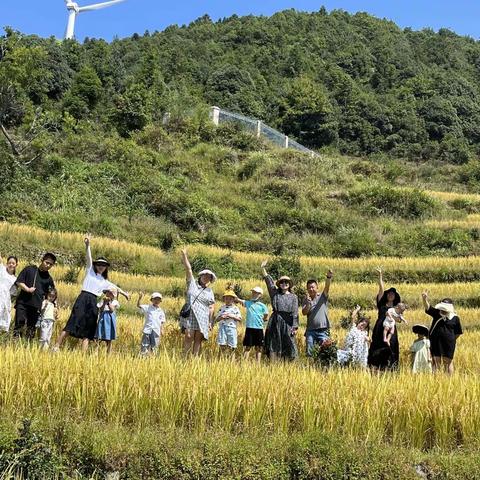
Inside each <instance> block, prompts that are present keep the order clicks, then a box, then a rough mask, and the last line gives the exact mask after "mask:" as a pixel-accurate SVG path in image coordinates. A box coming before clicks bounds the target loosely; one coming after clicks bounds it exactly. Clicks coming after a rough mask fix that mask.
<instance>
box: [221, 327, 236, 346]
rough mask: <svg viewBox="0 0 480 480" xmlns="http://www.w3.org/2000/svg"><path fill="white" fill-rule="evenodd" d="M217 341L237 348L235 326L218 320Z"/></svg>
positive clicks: (222, 344)
mask: <svg viewBox="0 0 480 480" xmlns="http://www.w3.org/2000/svg"><path fill="white" fill-rule="evenodd" d="M217 343H218V344H219V345H221V346H225V345H228V346H229V347H230V348H237V326H236V325H231V324H228V323H225V322H220V324H219V327H218V337H217Z"/></svg>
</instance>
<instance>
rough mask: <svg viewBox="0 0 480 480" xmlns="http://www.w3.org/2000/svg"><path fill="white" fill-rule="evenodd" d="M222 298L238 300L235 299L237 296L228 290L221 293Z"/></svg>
mask: <svg viewBox="0 0 480 480" xmlns="http://www.w3.org/2000/svg"><path fill="white" fill-rule="evenodd" d="M222 297H223V298H225V297H232V298H238V297H237V294H236V293H235V292H234V291H233V290H232V289H228V290H225V291H224V292H223V296H222Z"/></svg>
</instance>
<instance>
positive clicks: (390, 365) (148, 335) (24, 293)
mask: <svg viewBox="0 0 480 480" xmlns="http://www.w3.org/2000/svg"><path fill="white" fill-rule="evenodd" d="M85 250H86V270H85V276H84V279H83V283H82V290H81V292H80V294H79V296H78V297H77V299H76V300H75V302H74V305H73V307H72V310H71V313H70V316H69V318H68V321H67V322H66V324H65V326H64V328H63V330H62V332H61V333H60V335H59V336H58V338H57V340H56V342H55V343H54V344H53V345H52V344H51V338H52V332H53V325H54V323H55V322H56V321H58V318H59V317H58V309H57V291H56V289H55V283H54V281H53V279H52V277H51V276H50V273H49V271H50V269H51V268H52V267H53V266H54V265H55V263H56V257H55V255H54V254H52V253H46V254H45V255H44V256H43V258H42V260H41V262H40V264H39V265H38V266H28V267H26V268H24V269H23V270H22V271H21V272H20V274H19V275H18V277H17V276H16V268H17V264H18V260H17V258H16V257H14V256H10V257H8V258H7V260H6V263H5V264H4V262H3V260H2V261H1V265H0V330H2V331H4V332H8V331H9V330H10V323H11V316H10V315H11V307H12V305H11V298H12V296H16V302H15V320H14V326H13V336H14V337H20V336H25V337H26V338H27V339H33V338H34V337H35V334H36V331H37V330H38V332H39V333H38V336H39V341H40V343H41V345H42V347H43V348H49V347H51V348H52V350H54V351H55V350H58V349H60V347H61V346H62V344H63V343H64V341H65V339H66V338H67V337H74V338H77V339H79V340H80V341H81V345H82V348H83V350H87V348H88V346H89V344H90V342H92V341H104V342H106V344H107V351H110V350H111V346H112V341H114V340H115V339H116V337H117V323H116V313H117V310H118V308H119V306H120V305H119V302H118V297H119V296H120V295H121V296H124V297H125V298H126V299H127V300H129V298H130V295H129V294H128V293H127V292H125V291H123V290H122V289H121V288H119V287H118V286H117V285H115V284H113V283H112V282H111V281H110V280H109V275H108V274H109V272H108V270H109V267H110V264H109V262H108V261H107V259H106V258H104V257H98V258H97V259H96V260H93V258H92V253H91V247H90V237H89V236H86V237H85ZM182 263H183V266H184V269H185V273H186V282H187V289H186V301H185V305H184V306H183V307H182V309H181V312H180V326H181V331H182V334H183V339H184V340H183V345H184V352H185V354H190V353H191V354H193V355H198V354H200V351H201V346H202V343H203V342H204V341H205V340H208V338H209V335H210V332H211V329H212V327H213V325H214V324H215V323H216V322H218V324H219V328H218V336H217V343H218V344H219V346H220V348H221V350H223V351H228V350H235V349H236V348H237V345H238V325H239V324H240V323H241V322H242V313H241V310H240V308H239V306H243V307H244V308H245V311H246V329H245V336H244V339H243V346H244V356H245V357H248V356H249V355H250V353H251V351H252V350H254V351H255V357H256V359H257V360H260V359H261V356H262V353H265V354H266V355H267V356H268V358H269V359H271V360H277V359H283V360H293V359H295V358H296V357H297V356H298V346H297V341H296V337H297V333H298V328H299V301H298V297H297V295H295V293H294V292H293V281H292V279H291V278H289V277H288V276H281V277H280V278H278V279H277V280H276V281H275V280H274V279H273V278H272V276H271V275H269V274H268V272H267V270H266V268H267V262H266V261H265V262H263V263H262V264H261V270H262V274H263V278H264V281H265V284H266V288H267V291H268V295H269V297H270V304H271V309H272V312H271V314H270V315H269V309H268V307H267V306H266V305H265V304H264V303H263V302H262V301H261V300H262V296H263V293H264V292H263V289H262V288H261V287H260V286H256V287H254V288H253V289H252V290H251V298H250V299H247V300H245V299H241V298H239V297H238V296H237V294H236V293H235V291H234V290H233V289H231V288H227V289H226V291H225V292H224V294H223V296H222V299H223V305H222V306H221V308H220V309H219V310H218V312H215V297H214V294H213V290H212V288H211V286H212V284H213V283H214V282H215V281H216V275H215V273H214V272H213V271H211V270H208V269H205V270H202V271H201V272H199V273H198V274H197V275H195V274H194V272H193V271H192V267H191V264H190V262H189V259H188V255H187V251H186V250H182ZM378 275H379V291H378V294H377V298H376V303H377V310H378V318H377V321H376V323H375V326H374V328H373V331H372V337H371V338H370V336H369V319H368V318H367V317H365V316H364V315H362V314H361V309H360V307H358V306H357V307H356V308H355V309H354V310H353V312H352V315H351V320H352V324H351V328H350V330H349V332H348V335H347V337H346V340H345V346H344V348H343V349H341V350H338V352H337V356H338V362H339V363H340V364H349V365H351V364H353V365H356V366H359V367H364V368H366V367H370V368H371V369H372V370H395V369H396V368H398V365H399V356H400V355H399V353H400V348H399V342H398V332H397V324H398V323H402V322H404V323H407V322H406V320H405V318H404V316H403V314H404V312H405V309H406V305H405V304H403V303H402V302H401V298H400V294H399V293H398V292H397V291H396V289H395V288H390V289H388V290H385V288H384V282H383V274H382V271H381V270H380V269H379V270H378ZM332 278H333V272H332V271H331V270H329V271H328V272H327V273H326V278H325V283H324V286H323V290H322V291H321V292H320V291H319V282H318V280H316V279H310V280H308V281H307V284H306V288H307V295H306V297H305V300H304V301H303V303H302V305H301V312H302V314H303V315H305V316H306V318H307V325H306V331H305V344H306V355H307V356H308V357H312V356H313V355H314V352H315V349H317V348H319V347H321V346H322V345H324V344H325V342H328V341H330V327H331V325H330V320H329V314H328V298H329V292H330V286H331V282H332ZM17 291H18V295H17ZM143 297H144V294H143V293H141V294H140V295H139V297H138V300H137V307H138V310H139V313H141V314H142V315H143V316H144V327H143V330H142V335H141V341H140V351H141V353H142V354H147V353H151V352H155V351H156V350H157V349H158V346H159V344H160V339H161V335H162V326H163V324H164V323H165V321H166V316H165V312H164V311H163V309H162V308H161V302H162V294H161V293H160V292H153V293H152V294H151V295H150V302H149V303H148V304H142V299H143ZM422 299H423V306H424V308H425V312H426V313H427V314H428V315H430V316H431V317H432V323H431V327H430V328H428V327H426V326H425V325H414V326H413V329H412V330H413V332H414V333H416V334H417V335H418V337H417V339H416V340H415V342H414V344H413V345H412V347H411V349H410V351H411V354H412V368H413V371H414V372H428V371H432V368H433V369H434V370H444V371H446V372H448V373H452V372H453V363H452V360H453V356H454V352H455V346H456V339H457V338H458V336H459V335H461V334H462V327H461V324H460V319H459V317H458V315H457V314H456V312H455V309H454V305H453V302H452V300H451V299H449V298H444V299H443V300H442V301H441V302H439V303H438V304H436V305H435V306H432V305H431V304H430V301H429V298H428V294H427V292H423V293H422ZM265 324H266V328H265V327H264V326H265Z"/></svg>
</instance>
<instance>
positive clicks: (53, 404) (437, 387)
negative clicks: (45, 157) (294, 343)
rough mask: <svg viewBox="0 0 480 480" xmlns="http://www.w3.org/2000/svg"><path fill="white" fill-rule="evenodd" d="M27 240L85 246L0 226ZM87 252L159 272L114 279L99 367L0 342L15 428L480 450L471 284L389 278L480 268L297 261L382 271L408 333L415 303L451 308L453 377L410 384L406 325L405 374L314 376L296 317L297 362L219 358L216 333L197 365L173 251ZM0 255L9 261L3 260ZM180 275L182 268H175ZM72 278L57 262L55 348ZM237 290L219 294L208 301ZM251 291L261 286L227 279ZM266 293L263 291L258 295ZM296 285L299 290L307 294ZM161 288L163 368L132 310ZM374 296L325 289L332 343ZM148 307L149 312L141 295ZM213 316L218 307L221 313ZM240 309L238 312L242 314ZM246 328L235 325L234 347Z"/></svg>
mask: <svg viewBox="0 0 480 480" xmlns="http://www.w3.org/2000/svg"><path fill="white" fill-rule="evenodd" d="M4 238H22V239H26V240H25V241H27V242H28V243H29V244H34V245H37V246H38V247H39V249H40V250H42V249H47V247H49V246H51V245H54V246H55V248H57V247H58V250H60V251H79V252H82V251H83V243H82V235H80V234H67V233H57V234H50V233H48V232H45V231H43V230H41V229H34V228H31V227H26V226H13V225H7V224H0V239H4ZM93 248H94V255H95V253H96V252H98V254H100V253H101V254H105V255H109V252H112V253H113V252H115V253H116V255H117V256H120V257H122V256H124V257H125V258H133V257H135V258H137V259H141V261H142V262H148V261H151V262H154V263H155V262H157V266H158V269H157V270H156V271H157V272H161V273H163V275H155V276H146V275H132V274H128V273H122V272H118V271H112V272H111V279H112V281H114V282H116V283H118V284H119V285H120V286H121V287H122V288H124V289H125V290H128V291H130V292H132V293H133V296H132V298H131V299H130V301H129V302H126V301H125V300H124V299H121V300H120V302H121V309H120V310H119V312H118V333H119V337H118V340H116V341H115V343H114V353H113V354H112V355H110V356H107V355H106V354H105V352H104V349H103V346H102V345H100V346H99V348H97V346H95V345H93V346H92V347H91V348H90V351H89V353H87V354H86V355H84V354H82V353H80V351H79V350H78V349H77V348H75V344H74V342H71V343H69V344H68V346H67V347H66V348H64V349H63V350H62V351H61V352H59V353H51V352H41V351H39V350H38V348H37V346H36V345H35V344H34V345H33V346H26V345H23V344H21V343H18V344H14V343H12V342H11V341H10V340H8V339H6V338H4V339H2V345H1V348H0V365H1V366H2V367H1V368H2V370H1V372H2V373H1V375H0V409H1V411H2V414H3V415H4V416H5V417H9V418H13V419H20V418H23V417H24V416H26V415H31V414H32V412H33V414H34V415H35V416H37V417H38V418H43V419H47V421H48V419H61V418H78V417H79V416H80V417H81V418H83V419H85V420H86V421H89V420H91V421H101V422H108V423H109V424H112V425H121V426H126V427H130V428H132V429H136V428H141V427H142V426H143V425H149V426H150V427H154V428H155V427H156V426H158V427H159V428H165V427H172V426H173V427H178V428H181V429H185V430H192V431H195V432H200V433H202V432H208V431H209V430H211V429H216V430H222V431H228V432H232V433H244V432H247V433H253V434H254V433H255V432H256V431H260V430H261V431H268V432H273V433H275V432H282V433H286V432H287V433H288V432H309V431H313V430H318V429H322V431H324V432H327V433H328V432H331V433H335V434H341V435H344V436H346V437H347V438H349V439H352V440H355V441H361V442H380V443H382V442H383V443H385V442H387V443H389V444H393V445H399V446H400V445H401V446H406V447H415V448H422V449H430V448H434V447H439V448H442V449H451V448H457V447H458V446H468V447H472V448H477V447H478V446H480V443H479V434H478V432H479V431H480V411H479V409H478V404H479V402H480V383H479V382H478V376H479V374H480V349H479V348H478V345H479V344H480V328H479V325H480V322H479V320H480V308H477V307H480V299H479V295H478V293H479V292H480V282H448V283H432V282H425V283H416V282H410V283H408V282H401V283H400V282H395V278H394V276H393V275H391V276H389V271H398V270H404V271H411V272H415V271H418V270H422V269H425V271H427V272H432V273H435V272H438V271H439V270H445V271H447V272H448V271H449V270H450V269H451V270H452V271H463V270H468V271H472V272H474V271H478V270H479V268H480V258H479V257H471V258H455V259H452V258H441V257H434V258H419V259H416V258H401V259H396V258H365V259H354V260H353V259H352V260H351V259H338V258H337V259H334V258H302V259H301V263H302V268H305V269H307V270H308V269H312V270H314V269H326V268H332V269H334V270H335V271H342V270H343V271H347V272H364V271H369V272H371V271H374V269H375V268H376V267H377V266H379V265H381V266H382V267H383V269H384V270H385V272H386V279H387V280H388V282H387V286H390V284H394V285H395V286H396V287H397V289H398V290H399V292H400V293H401V294H402V297H403V299H404V300H405V301H406V302H407V303H408V304H409V305H410V307H411V308H410V309H409V310H408V311H407V314H406V317H407V319H408V320H409V323H410V325H412V324H415V323H425V324H427V325H428V324H429V322H430V319H429V317H428V316H426V315H425V313H424V312H423V311H422V310H421V300H420V294H421V292H422V290H423V289H427V290H428V291H429V293H430V297H431V300H432V302H435V301H436V300H440V299H441V298H443V297H445V296H449V297H452V298H453V299H454V300H455V302H456V305H457V306H458V308H457V311H458V313H459V316H460V318H461V321H462V324H463V327H464V335H462V336H461V337H460V338H459V341H458V345H457V352H456V357H455V367H456V373H455V375H454V376H453V377H447V376H445V375H443V374H437V375H417V376H414V375H412V374H411V373H410V372H409V354H408V348H409V346H410V344H411V343H412V341H413V339H414V335H413V334H412V333H411V331H410V327H406V326H403V325H402V326H400V327H399V341H400V348H401V365H402V367H401V369H400V372H399V373H395V374H384V375H376V374H370V373H368V372H363V371H358V370H353V369H342V370H341V369H332V370H330V371H321V370H319V369H316V368H314V367H313V366H311V365H310V363H309V362H308V361H307V359H306V358H305V356H304V355H303V350H304V337H303V332H304V328H305V319H304V318H302V317H301V329H300V331H299V335H298V342H299V348H300V351H301V352H302V355H301V357H300V358H299V359H298V360H297V361H295V362H293V363H288V364H283V363H279V364H269V363H268V362H266V361H264V362H262V364H260V365H257V364H256V363H255V362H254V361H245V360H242V358H241V355H240V353H241V352H240V349H239V351H237V352H236V354H235V355H232V356H231V357H227V358H220V354H219V352H218V349H217V347H216V344H215V337H216V327H215V328H214V329H213V331H212V334H211V338H210V339H209V341H208V342H205V343H204V348H203V353H202V356H201V358H198V359H191V358H188V359H185V358H183V356H182V349H181V346H182V338H181V336H180V333H179V328H178V323H177V321H176V316H177V313H178V311H179V309H180V307H181V305H182V303H183V298H182V294H183V291H184V288H185V280H184V278H182V277H180V276H178V275H177V274H176V275H175V276H171V267H172V265H173V264H174V262H179V258H178V252H176V253H175V254H174V256H167V255H166V254H163V253H162V252H161V251H159V250H156V249H154V248H150V247H142V246H138V245H133V244H130V243H126V242H118V241H115V240H110V239H105V238H103V239H94V243H93ZM189 251H190V254H191V255H199V254H205V255H211V256H212V257H220V256H222V255H225V254H230V253H231V254H232V255H233V257H234V258H235V260H236V261H238V262H242V263H250V264H252V265H258V264H259V263H260V261H261V260H262V259H263V258H264V256H263V255H260V254H254V253H236V252H228V251H226V250H221V249H214V248H211V247H204V246H190V247H189ZM2 253H4V252H2ZM175 271H176V272H178V267H176V270H175ZM68 273H69V269H68V267H67V266H65V265H61V264H60V265H57V266H56V267H55V268H54V270H53V271H52V274H53V276H54V278H56V279H57V285H58V290H59V304H60V306H61V312H60V313H61V315H60V320H59V322H58V323H57V325H56V331H55V333H54V337H55V336H56V335H57V334H58V333H59V331H60V330H61V328H62V326H63V325H64V323H65V322H66V320H67V317H68V314H69V308H70V307H71V304H72V302H73V301H74V299H75V297H76V296H77V295H78V293H79V291H80V288H81V283H80V282H81V277H82V270H81V269H80V270H79V272H78V273H79V275H78V278H77V282H76V283H66V282H65V281H64V279H65V277H66V276H67V274H68ZM230 281H232V279H219V281H218V282H216V283H215V284H214V291H215V295H216V298H217V300H220V298H221V295H222V292H223V290H224V289H225V287H226V285H227V284H228V283H229V282H230ZM235 282H236V283H238V285H239V286H240V287H241V288H242V291H243V292H245V293H246V294H248V291H249V290H250V289H251V288H252V287H253V286H255V285H262V281H261V279H260V278H259V277H256V278H255V277H253V278H250V279H242V280H235ZM262 286H264V285H262ZM302 288H303V287H299V290H298V293H299V294H300V295H301V294H302ZM142 290H143V291H145V292H147V295H148V293H150V292H152V291H154V290H159V291H161V292H162V293H164V294H165V298H164V302H163V307H164V309H165V311H166V312H167V318H168V322H167V324H166V326H165V329H164V336H163V338H162V343H161V348H160V352H159V355H158V357H155V358H140V357H139V355H138V352H139V342H140V337H141V330H142V325H143V318H142V316H141V315H140V314H138V313H136V311H135V310H136V309H135V304H136V300H137V293H138V292H139V291H142ZM377 290H378V286H377V285H376V284H375V283H373V282H371V281H365V282H362V281H358V282H352V281H350V282H347V281H336V280H335V279H334V281H333V283H332V286H331V291H330V300H331V309H330V317H331V321H332V324H333V328H332V336H333V337H334V338H335V339H336V340H337V341H338V344H339V346H341V345H342V343H343V340H344V337H345V335H346V330H343V329H341V328H340V326H339V322H340V319H341V318H342V317H344V316H345V315H347V314H348V309H350V308H352V307H353V306H354V305H355V304H356V303H362V304H363V305H364V306H365V307H366V308H367V313H368V314H369V315H370V317H371V318H372V323H373V322H374V321H375V319H376V312H375V310H374V308H375V304H374V298H375V295H376V292H377ZM144 301H145V302H146V301H148V296H147V297H145V299H144ZM219 305H220V303H219V302H217V307H218V306H219ZM243 312H244V311H243ZM242 335H243V327H241V328H240V331H239V336H240V340H241V338H242Z"/></svg>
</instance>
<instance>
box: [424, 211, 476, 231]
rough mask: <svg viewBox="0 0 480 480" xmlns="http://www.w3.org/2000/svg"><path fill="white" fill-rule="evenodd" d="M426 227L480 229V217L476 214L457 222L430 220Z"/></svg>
mask: <svg viewBox="0 0 480 480" xmlns="http://www.w3.org/2000/svg"><path fill="white" fill-rule="evenodd" d="M426 225H428V226H430V227H435V228H461V229H469V228H480V215H479V214H478V213H476V214H471V215H467V216H465V218H462V219H459V220H430V221H428V222H426Z"/></svg>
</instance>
